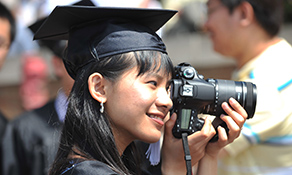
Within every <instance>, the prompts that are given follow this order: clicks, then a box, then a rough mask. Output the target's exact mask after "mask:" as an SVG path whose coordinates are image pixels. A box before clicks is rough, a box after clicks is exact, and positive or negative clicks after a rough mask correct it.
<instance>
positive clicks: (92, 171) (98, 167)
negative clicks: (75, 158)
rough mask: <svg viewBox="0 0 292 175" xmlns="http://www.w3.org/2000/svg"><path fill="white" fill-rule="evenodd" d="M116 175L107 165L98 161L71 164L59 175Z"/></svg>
mask: <svg viewBox="0 0 292 175" xmlns="http://www.w3.org/2000/svg"><path fill="white" fill-rule="evenodd" d="M99 174H100V175H118V173H116V172H114V171H113V170H112V169H110V168H109V166H108V165H106V164H104V163H102V162H100V161H89V160H88V161H83V162H79V163H76V164H73V165H72V166H71V167H69V168H68V169H67V170H65V171H64V172H63V173H62V174H61V175H99Z"/></svg>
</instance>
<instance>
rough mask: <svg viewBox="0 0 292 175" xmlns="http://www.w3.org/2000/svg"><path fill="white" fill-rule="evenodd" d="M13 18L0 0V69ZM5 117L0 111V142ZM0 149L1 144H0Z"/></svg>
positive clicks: (13, 32)
mask: <svg viewBox="0 0 292 175" xmlns="http://www.w3.org/2000/svg"><path fill="white" fill-rule="evenodd" d="M15 31H16V27H15V19H14V17H13V16H12V13H11V12H10V11H9V9H8V8H7V7H6V6H5V5H4V4H2V3H1V2H0V69H1V67H2V66H3V64H4V61H5V59H6V56H7V54H8V52H9V48H10V46H11V44H12V42H13V41H14V38H15V33H16V32H15ZM6 124H7V118H6V117H5V116H4V115H3V114H2V113H1V111H0V143H2V138H3V135H4V132H5V128H6ZM0 149H1V145H0ZM1 158H2V152H0V171H1V170H2V166H1V165H2V159H1Z"/></svg>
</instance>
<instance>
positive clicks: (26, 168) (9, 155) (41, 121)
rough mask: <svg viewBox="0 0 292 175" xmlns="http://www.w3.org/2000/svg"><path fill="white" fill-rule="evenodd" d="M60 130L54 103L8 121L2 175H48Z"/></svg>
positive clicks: (4, 141)
mask: <svg viewBox="0 0 292 175" xmlns="http://www.w3.org/2000/svg"><path fill="white" fill-rule="evenodd" d="M61 127H62V124H61V122H60V121H59V118H58V116H57V113H56V110H55V107H54V101H50V102H49V103H47V104H46V105H45V106H43V107H41V108H39V109H36V110H33V111H29V112H26V113H24V114H22V115H20V116H19V117H17V118H16V119H15V120H13V121H12V122H10V123H9V124H8V125H7V128H6V133H5V135H4V139H3V175H20V174H22V175H24V174H25V175H47V173H48V170H49V168H50V166H51V164H52V162H53V161H54V158H55V155H56V153H57V149H58V143H59V137H60V132H61Z"/></svg>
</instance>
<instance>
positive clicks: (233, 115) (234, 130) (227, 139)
mask: <svg viewBox="0 0 292 175" xmlns="http://www.w3.org/2000/svg"><path fill="white" fill-rule="evenodd" d="M229 104H230V105H231V107H232V108H231V107H230V106H229V105H228V103H227V102H224V103H222V108H223V109H224V111H225V112H226V113H227V115H223V114H222V115H221V116H220V118H221V119H222V120H223V121H224V122H225V123H226V124H227V127H228V129H229V132H228V135H227V133H226V130H225V129H224V128H223V127H220V126H219V127H218V136H219V139H218V141H217V142H210V143H209V144H208V145H207V147H206V154H208V155H209V156H211V157H217V155H218V153H219V151H220V150H221V149H222V148H223V147H224V146H226V145H227V144H229V143H232V142H233V141H234V140H235V139H236V138H237V137H238V136H239V134H240V132H241V128H242V126H243V124H244V122H245V121H246V119H247V113H246V111H245V110H244V108H243V107H242V106H241V105H240V104H239V103H238V102H237V101H236V100H235V99H233V98H230V99H229Z"/></svg>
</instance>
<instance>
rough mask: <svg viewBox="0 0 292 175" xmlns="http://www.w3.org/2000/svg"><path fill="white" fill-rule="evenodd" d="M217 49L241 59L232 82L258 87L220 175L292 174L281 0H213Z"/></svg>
mask: <svg viewBox="0 0 292 175" xmlns="http://www.w3.org/2000/svg"><path fill="white" fill-rule="evenodd" d="M207 6H208V20H207V22H206V23H205V27H206V29H207V30H208V31H209V33H210V38H211V40H212V42H213V49H214V50H215V51H216V52H218V53H220V54H222V55H224V56H227V57H231V58H232V59H234V60H235V61H236V64H237V70H236V71H235V72H234V74H233V80H238V81H251V82H253V83H255V84H256V85H257V92H258V95H257V106H256V113H255V115H254V117H253V118H252V119H250V120H247V122H246V124H245V125H244V127H243V130H242V134H241V135H240V136H239V138H238V139H236V140H235V141H234V143H232V144H230V145H228V146H227V147H226V148H225V149H224V150H223V151H222V154H221V156H222V157H223V158H222V160H221V161H220V162H219V168H218V169H219V174H221V175H229V174H230V175H259V174H261V175H263V174H265V175H266V174H273V175H274V174H281V175H284V174H285V175H286V174H291V172H292V159H291V157H292V129H291V128H292V108H291V97H292V69H291V61H292V47H291V45H290V44H289V43H288V42H287V41H286V40H285V39H283V38H280V37H278V36H277V35H278V33H279V31H280V28H281V25H282V21H283V2H282V0H208V2H207Z"/></svg>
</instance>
